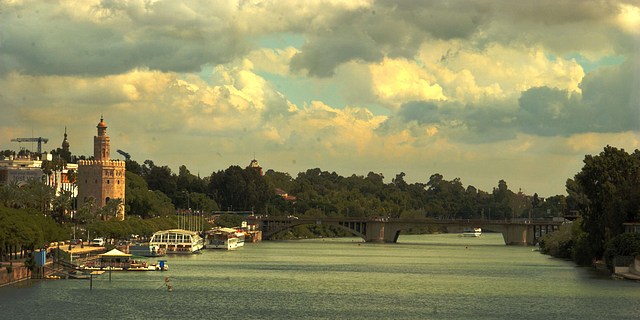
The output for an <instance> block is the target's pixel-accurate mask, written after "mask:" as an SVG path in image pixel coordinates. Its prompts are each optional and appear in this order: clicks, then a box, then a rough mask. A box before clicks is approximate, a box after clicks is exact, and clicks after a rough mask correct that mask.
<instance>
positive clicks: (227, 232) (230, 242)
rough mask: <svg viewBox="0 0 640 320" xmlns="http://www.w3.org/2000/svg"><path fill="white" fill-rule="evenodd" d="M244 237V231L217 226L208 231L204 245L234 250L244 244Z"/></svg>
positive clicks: (208, 247) (211, 247)
mask: <svg viewBox="0 0 640 320" xmlns="http://www.w3.org/2000/svg"><path fill="white" fill-rule="evenodd" d="M244 239H245V234H244V231H241V230H236V229H232V228H215V229H211V230H209V231H207V232H206V236H205V245H204V247H205V248H207V249H225V250H234V249H236V248H239V247H242V246H244Z"/></svg>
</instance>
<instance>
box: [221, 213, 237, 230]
mask: <svg viewBox="0 0 640 320" xmlns="http://www.w3.org/2000/svg"><path fill="white" fill-rule="evenodd" d="M242 220H243V217H242V216H240V215H237V214H226V213H225V214H221V215H220V216H219V217H218V218H217V219H216V222H215V224H216V225H217V226H218V227H225V228H235V227H239V226H240V224H242Z"/></svg>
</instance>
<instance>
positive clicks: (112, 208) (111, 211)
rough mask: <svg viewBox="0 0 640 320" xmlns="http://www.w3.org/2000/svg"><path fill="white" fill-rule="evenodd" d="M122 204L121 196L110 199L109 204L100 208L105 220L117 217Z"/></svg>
mask: <svg viewBox="0 0 640 320" xmlns="http://www.w3.org/2000/svg"><path fill="white" fill-rule="evenodd" d="M122 205H123V203H122V199H120V198H115V199H109V201H107V204H105V205H104V207H102V209H101V210H100V211H101V216H102V217H103V219H104V220H111V219H113V218H115V217H117V216H118V213H119V212H120V210H121V207H122Z"/></svg>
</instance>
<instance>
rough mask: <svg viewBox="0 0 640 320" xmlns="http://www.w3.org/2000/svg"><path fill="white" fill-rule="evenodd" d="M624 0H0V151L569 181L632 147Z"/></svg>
mask: <svg viewBox="0 0 640 320" xmlns="http://www.w3.org/2000/svg"><path fill="white" fill-rule="evenodd" d="M639 46H640V3H639V2H637V1H582V0H566V1H557V0H541V1H501V0H500V1H491V0H486V1H467V0H465V1H422V0H420V1H418V0H403V1H368V0H349V1H346V0H345V1H336V0H330V1H321V0H306V1H286V0H278V1H257V0H256V1H252V0H247V1H226V0H225V1H209V0H202V1H175V0H171V1H154V0H147V1H119V0H104V1H89V0H78V1H28V0H25V1H21V0H0V150H5V149H12V150H19V149H20V147H25V148H28V149H35V147H34V146H32V145H30V144H22V145H21V144H19V143H17V142H11V139H12V138H18V137H46V138H49V143H48V144H46V145H44V149H45V150H51V149H55V148H59V147H60V145H61V143H62V139H63V134H64V130H65V127H66V128H67V133H68V135H69V138H68V140H69V143H70V145H71V152H72V154H76V155H87V156H90V155H92V153H93V146H92V144H93V138H92V137H93V136H94V135H96V132H97V131H96V125H97V124H98V122H99V120H100V117H101V116H103V117H104V121H105V122H106V123H107V125H108V131H107V132H108V134H109V135H110V137H111V147H112V152H111V157H112V158H114V159H123V158H122V157H121V156H120V155H119V154H117V153H116V152H115V151H116V149H121V150H124V151H126V152H128V153H130V154H131V156H132V159H133V160H135V161H137V162H139V163H142V162H144V161H145V160H146V159H151V160H153V161H154V163H155V164H156V165H167V166H169V167H170V168H171V169H172V170H173V171H174V172H177V171H178V167H179V166H180V165H185V166H186V167H187V168H188V169H189V170H190V171H191V172H192V173H193V174H199V175H200V176H203V177H204V176H209V175H210V174H211V173H212V172H216V171H219V170H224V169H226V168H228V167H229V166H231V165H240V166H242V167H245V166H247V165H249V162H250V161H251V160H252V159H253V158H254V157H255V159H257V160H258V161H259V163H260V165H261V166H262V167H263V168H264V170H268V169H273V170H275V171H279V172H288V173H289V174H291V176H292V177H296V176H297V174H298V173H299V172H301V171H306V170H307V169H312V168H320V169H322V170H325V171H329V172H334V171H335V172H336V173H338V174H340V175H342V176H351V175H352V174H356V175H361V176H366V175H367V173H368V172H375V173H380V174H382V175H383V176H384V177H385V182H387V183H388V182H391V180H392V179H393V178H394V177H395V176H396V174H399V173H401V172H404V173H405V174H406V176H405V180H406V181H407V182H410V183H413V182H422V183H426V182H427V181H428V180H429V177H430V176H431V175H432V174H434V173H439V174H441V175H443V176H444V178H445V179H447V180H452V179H454V178H460V179H461V181H462V183H463V185H465V186H467V185H473V186H475V187H477V188H479V189H481V190H485V191H491V190H492V188H494V187H497V185H498V181H499V180H501V179H502V180H505V181H506V182H507V185H508V186H509V188H510V189H511V190H513V191H515V192H517V191H518V190H522V192H524V193H526V194H533V193H538V194H539V195H541V196H551V195H556V194H565V193H566V191H565V182H566V180H567V179H568V178H572V177H573V176H574V175H575V174H576V173H577V172H579V171H580V169H581V168H582V165H583V163H582V161H583V159H584V157H585V155H587V154H597V153H599V152H601V151H602V150H603V148H604V147H605V146H606V145H611V146H615V147H618V148H624V149H625V150H627V151H628V152H632V151H633V150H634V149H637V148H639V145H640V90H638V89H639V88H640V48H639Z"/></svg>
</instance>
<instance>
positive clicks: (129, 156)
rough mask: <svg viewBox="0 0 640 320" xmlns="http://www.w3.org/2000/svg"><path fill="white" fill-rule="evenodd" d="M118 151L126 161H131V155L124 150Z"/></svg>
mask: <svg viewBox="0 0 640 320" xmlns="http://www.w3.org/2000/svg"><path fill="white" fill-rule="evenodd" d="M116 151H117V152H118V153H119V154H121V155H122V156H123V157H124V159H125V160H127V161H129V160H131V155H130V154H129V153H127V152H124V151H122V150H120V149H118V150H116Z"/></svg>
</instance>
